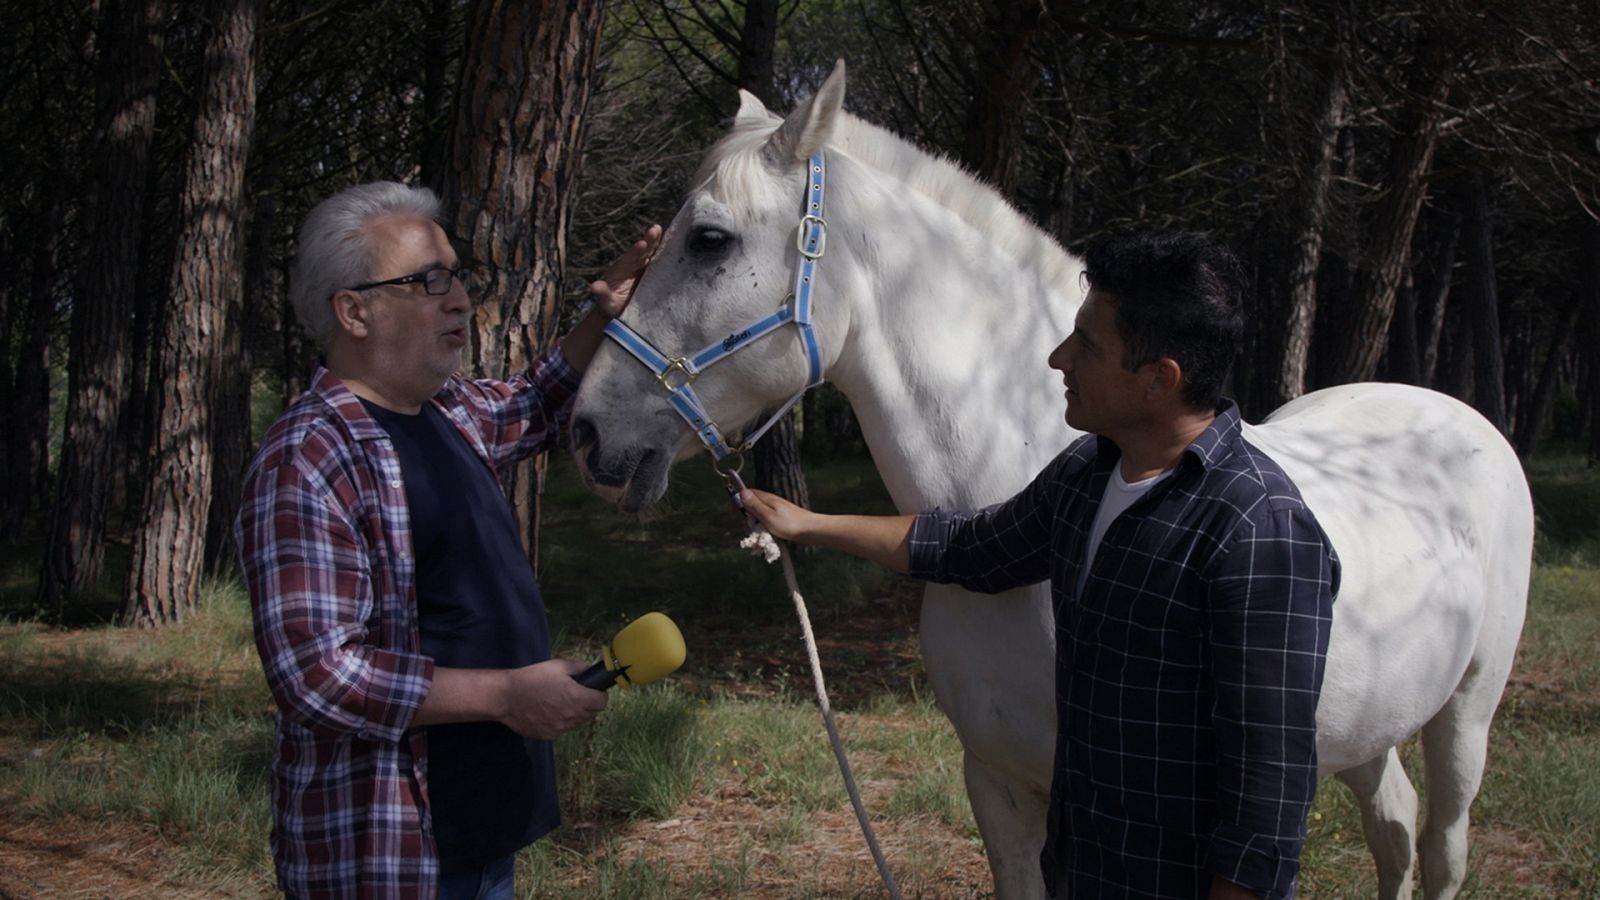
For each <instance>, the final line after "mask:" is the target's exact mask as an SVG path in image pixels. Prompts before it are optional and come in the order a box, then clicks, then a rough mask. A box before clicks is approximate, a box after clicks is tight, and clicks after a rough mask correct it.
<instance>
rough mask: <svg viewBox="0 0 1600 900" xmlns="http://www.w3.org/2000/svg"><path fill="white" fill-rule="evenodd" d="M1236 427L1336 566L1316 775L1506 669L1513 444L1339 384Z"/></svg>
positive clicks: (1527, 508) (1409, 397)
mask: <svg viewBox="0 0 1600 900" xmlns="http://www.w3.org/2000/svg"><path fill="white" fill-rule="evenodd" d="M1245 436H1246V439H1247V440H1249V441H1250V442H1251V443H1253V444H1255V445H1256V446H1258V447H1260V448H1261V450H1263V451H1264V452H1265V453H1266V454H1267V455H1268V456H1269V457H1271V458H1272V459H1273V460H1274V461H1276V462H1277V463H1278V464H1279V465H1280V466H1282V467H1283V470H1284V471H1285V472H1286V473H1288V475H1289V477H1290V478H1291V479H1293V480H1294V482H1295V484H1296V486H1297V487H1298V488H1299V489H1300V492H1301V495H1302V496H1303V497H1304V498H1305V500H1306V503H1307V505H1308V506H1309V507H1310V508H1311V510H1312V512H1314V513H1315V514H1316V516H1317V519H1318V521H1319V522H1320V523H1321V524H1322V527H1323V529H1324V530H1325V531H1326V532H1327V534H1328V537H1329V540H1330V541H1331V542H1332V544H1333V546H1334V549H1335V551H1336V552H1337V553H1338V554H1339V558H1340V563H1341V566H1342V583H1341V587H1340V591H1339V594H1338V597H1337V599H1336V601H1335V603H1334V623H1333V629H1334V630H1333V637H1332V640H1331V641H1330V649H1329V654H1328V669H1327V675H1326V677H1325V680H1324V684H1323V694H1322V701H1321V704H1320V706H1319V708H1318V716H1317V721H1318V729H1319V735H1318V747H1319V751H1320V752H1321V754H1322V760H1321V763H1322V768H1323V770H1324V771H1339V770H1341V769H1343V768H1348V767H1349V766H1352V765H1355V764H1358V763H1361V762H1364V761H1366V760H1367V759H1370V758H1371V757H1372V756H1374V755H1376V754H1377V753H1378V752H1382V751H1383V750H1384V749H1386V748H1387V747H1389V746H1393V745H1394V744H1396V743H1398V742H1399V741H1401V740H1403V739H1404V738H1405V737H1407V736H1409V735H1410V734H1412V733H1413V732H1415V731H1416V730H1417V729H1418V728H1419V727H1420V726H1421V725H1422V724H1424V723H1425V722H1427V721H1428V719H1430V718H1431V717H1432V716H1433V715H1434V713H1436V712H1437V711H1438V710H1439V709H1440V707H1442V706H1443V704H1444V703H1445V702H1446V701H1447V700H1449V699H1450V697H1451V696H1452V695H1453V694H1454V693H1455V692H1456V691H1457V689H1458V687H1459V686H1460V685H1461V684H1462V683H1463V676H1464V674H1465V673H1466V672H1467V671H1468V669H1469V666H1472V667H1474V670H1477V669H1481V668H1484V667H1490V668H1492V669H1495V670H1498V669H1504V670H1506V671H1509V667H1510V660H1509V658H1503V659H1502V658H1500V657H1507V656H1508V654H1514V652H1515V645H1516V635H1518V634H1520V632H1521V628H1522V618H1523V612H1524V610H1525V607H1526V598H1527V585H1528V572H1529V566H1530V560H1531V557H1532V549H1533V512H1532V502H1531V500H1530V497H1529V493H1528V487H1527V481H1526V479H1525V477H1524V476H1523V472H1522V467H1521V463H1520V462H1519V461H1518V459H1517V457H1516V454H1515V452H1514V451H1513V450H1512V449H1511V447H1510V446H1509V445H1508V444H1507V442H1506V440H1505V439H1504V437H1503V436H1501V435H1500V433H1499V432H1498V431H1497V430H1496V429H1495V428H1494V427H1493V426H1492V425H1490V424H1489V422H1488V421H1487V420H1485V419H1484V418H1483V417H1482V416H1481V415H1479V414H1478V413H1477V411H1475V410H1473V409H1472V408H1471V407H1469V406H1467V405H1466V404H1463V403H1461V402H1460V401H1458V400H1455V399H1454V398H1451V397H1449V396H1446V395H1444V394H1440V393H1437V392H1435V391H1429V390H1425V389H1422V388H1416V387H1411V386H1407V385H1396V384H1375V383H1367V384H1354V385H1344V386H1340V387H1335V388H1329V389H1326V390H1322V391H1317V392H1315V393H1311V394H1307V395H1305V396H1303V397H1301V398H1299V399H1297V400H1295V401H1293V402H1291V403H1289V404H1287V405H1286V406H1284V407H1283V408H1281V409H1279V410H1278V411H1276V412H1274V413H1273V414H1272V415H1270V416H1268V417H1267V419H1266V420H1264V421H1263V422H1262V423H1261V424H1260V425H1259V426H1246V430H1245ZM1488 657H1492V658H1488ZM1503 680H1504V679H1503V677H1502V678H1501V682H1502V684H1503ZM1499 689H1500V686H1498V685H1497V686H1496V687H1495V690H1496V693H1497V696H1498V691H1499Z"/></svg>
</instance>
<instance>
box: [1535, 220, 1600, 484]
mask: <svg viewBox="0 0 1600 900" xmlns="http://www.w3.org/2000/svg"><path fill="white" fill-rule="evenodd" d="M1596 249H1597V250H1600V247H1597V248H1596ZM1586 264H1587V266H1588V267H1589V268H1595V264H1594V262H1593V261H1592V260H1590V261H1588V262H1587V263H1586ZM1583 291H1584V287H1583V279H1582V278H1580V279H1579V283H1578V284H1577V285H1575V286H1574V287H1573V289H1572V296H1571V299H1570V300H1569V301H1568V302H1567V304H1566V308H1565V309H1563V310H1562V311H1561V314H1560V318H1559V319H1558V320H1557V322H1556V327H1555V329H1554V330H1553V331H1552V332H1551V333H1550V347H1549V349H1548V351H1547V352H1546V353H1545V355H1544V362H1542V363H1541V364H1540V365H1539V378H1538V380H1537V381H1535V382H1534V384H1533V390H1532V392H1531V393H1530V394H1529V396H1528V398H1527V400H1525V401H1524V402H1523V405H1522V415H1521V416H1520V417H1519V419H1518V421H1517V431H1516V439H1515V441H1514V446H1515V447H1516V448H1517V455H1518V456H1520V457H1522V458H1523V459H1530V458H1532V456H1533V454H1534V451H1535V450H1537V449H1538V446H1539V432H1541V431H1542V430H1544V420H1545V419H1546V418H1547V417H1549V415H1550V401H1551V400H1552V399H1553V398H1554V397H1555V393H1556V390H1555V387H1556V375H1557V373H1558V371H1559V370H1560V368H1561V357H1562V356H1564V355H1565V354H1566V352H1567V339H1568V338H1570V337H1571V336H1572V332H1573V330H1574V329H1575V328H1576V327H1577V325H1578V315H1579V313H1580V312H1581V311H1582V309H1583Z"/></svg>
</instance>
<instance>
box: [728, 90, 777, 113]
mask: <svg viewBox="0 0 1600 900" xmlns="http://www.w3.org/2000/svg"><path fill="white" fill-rule="evenodd" d="M771 117H772V113H770V112H767V107H766V104H764V103H762V102H761V98H760V97H757V96H756V95H755V94H752V93H750V92H749V91H747V90H745V89H744V88H740V89H739V111H738V112H736V113H734V114H733V118H734V119H735V120H736V121H737V120H739V119H762V120H765V119H769V118H771Z"/></svg>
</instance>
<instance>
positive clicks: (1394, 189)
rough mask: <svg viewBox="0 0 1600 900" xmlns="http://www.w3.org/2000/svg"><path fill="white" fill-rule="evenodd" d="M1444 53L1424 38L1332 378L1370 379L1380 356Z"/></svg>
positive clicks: (1440, 87) (1447, 79) (1447, 71)
mask: <svg viewBox="0 0 1600 900" xmlns="http://www.w3.org/2000/svg"><path fill="white" fill-rule="evenodd" d="M1449 53H1450V50H1449V48H1448V47H1446V46H1445V42H1444V41H1443V40H1441V39H1440V38H1438V37H1432V38H1427V39H1425V41H1424V44H1423V47H1422V52H1421V53H1419V61H1418V70H1419V77H1418V79H1417V80H1418V81H1419V82H1420V83H1422V84H1423V85H1424V90H1423V91H1422V92H1421V95H1420V96H1419V97H1416V98H1414V99H1413V100H1412V102H1411V104H1410V109H1409V113H1408V122H1407V125H1406V126H1405V127H1404V128H1403V129H1402V131H1401V134H1400V137H1399V139H1398V140H1396V141H1395V144H1394V148H1393V150H1392V151H1391V153H1390V157H1389V177H1388V189H1387V192H1386V193H1385V194H1384V196H1383V199H1382V200H1380V201H1379V203H1378V210H1377V215H1376V221H1375V223H1374V225H1373V228H1372V232H1371V233H1372V241H1371V243H1370V244H1369V245H1368V247H1367V252H1366V253H1365V257H1366V264H1367V268H1366V270H1365V271H1363V273H1362V276H1361V278H1360V279H1358V282H1357V288H1356V291H1355V293H1354V295H1353V296H1352V298H1351V303H1352V308H1351V313H1352V315H1351V316H1350V326H1349V327H1348V329H1346V331H1345V332H1344V335H1343V340H1342V341H1341V343H1340V345H1339V349H1338V351H1337V353H1336V356H1335V358H1334V360H1333V363H1334V365H1333V367H1332V374H1333V380H1334V381H1335V382H1351V381H1371V380H1372V378H1373V376H1374V375H1375V374H1376V373H1377V370H1378V361H1379V360H1381V359H1382V358H1383V351H1384V347H1385V345H1386V344H1387V342H1388V338H1389V324H1390V322H1391V321H1392V320H1393V318H1394V304H1395V292H1396V291H1397V290H1398V288H1399V286H1400V282H1401V280H1402V279H1403V278H1404V277H1405V272H1406V267H1407V266H1408V265H1409V263H1410V256H1411V235H1412V232H1413V231H1414V229H1415V228H1416V224H1417V215H1418V214H1419V213H1420V212H1421V211H1422V203H1423V200H1425V199H1426V198H1427V190H1428V177H1429V174H1430V172H1431V170H1432V168H1433V153H1434V149H1435V147H1437V145H1438V142H1439V125H1440V123H1441V121H1442V120H1443V109H1444V101H1445V99H1446V98H1447V97H1448V96H1449V94H1450V88H1451V84H1452V82H1453V81H1454V77H1453V74H1454V73H1453V71H1452V70H1451V68H1450V67H1449Z"/></svg>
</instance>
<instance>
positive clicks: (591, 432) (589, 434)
mask: <svg viewBox="0 0 1600 900" xmlns="http://www.w3.org/2000/svg"><path fill="white" fill-rule="evenodd" d="M598 437H599V434H598V432H596V431H595V427H594V423H592V422H590V421H589V420H588V419H587V418H585V417H582V416H580V417H578V418H577V419H575V420H574V421H573V423H572V449H574V450H582V449H583V448H585V447H587V446H589V445H590V444H593V443H594V442H595V440H596V439H597V438H598Z"/></svg>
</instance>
